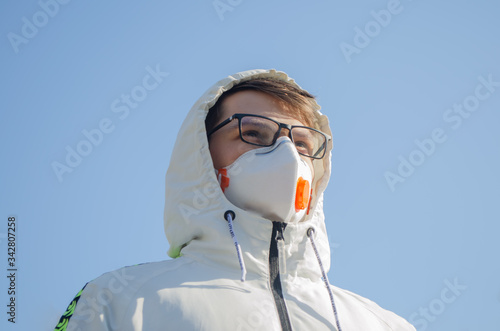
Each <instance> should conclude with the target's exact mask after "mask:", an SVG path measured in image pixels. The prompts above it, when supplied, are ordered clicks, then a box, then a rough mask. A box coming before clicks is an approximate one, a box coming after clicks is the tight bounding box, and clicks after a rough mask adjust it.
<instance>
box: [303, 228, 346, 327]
mask: <svg viewBox="0 0 500 331" xmlns="http://www.w3.org/2000/svg"><path fill="white" fill-rule="evenodd" d="M313 234H314V229H313V228H309V229H308V230H307V236H308V237H309V240H310V241H311V245H312V247H313V249H314V254H316V259H317V260H318V263H319V268H320V269H321V276H322V279H323V282H324V283H325V286H326V289H327V290H328V295H329V296H330V303H331V304H332V308H333V315H335V322H336V323H337V329H338V331H342V329H341V328H340V322H339V316H338V314H337V307H336V306H335V301H334V300H333V293H332V289H331V288H330V282H329V281H328V277H327V276H326V273H325V269H324V268H323V263H322V262H321V259H320V257H319V253H318V249H317V248H316V244H315V243H314V238H313Z"/></svg>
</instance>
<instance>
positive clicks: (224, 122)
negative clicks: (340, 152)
mask: <svg viewBox="0 0 500 331" xmlns="http://www.w3.org/2000/svg"><path fill="white" fill-rule="evenodd" d="M246 116H250V117H259V118H264V119H266V120H269V121H272V122H274V123H276V124H277V125H278V126H279V127H278V131H277V132H276V134H275V136H274V139H273V141H272V143H271V144H269V145H262V144H256V143H251V142H249V141H246V140H245V139H244V138H243V135H242V134H241V119H242V118H243V117H246ZM234 119H238V130H239V134H240V139H241V141H243V142H244V143H247V144H250V145H254V146H259V147H269V146H272V145H274V144H275V143H276V140H278V137H279V136H280V133H281V129H282V128H285V129H288V138H290V140H291V141H292V142H293V137H292V129H293V128H305V129H309V130H312V131H315V132H317V133H319V134H321V135H322V136H323V137H325V143H324V144H323V147H321V148H320V149H319V150H318V152H316V154H318V153H319V152H322V154H321V156H313V155H307V154H303V153H301V152H299V151H298V150H297V152H298V153H299V154H300V155H303V156H306V157H310V158H312V159H322V158H323V157H324V156H325V153H326V149H327V148H326V147H327V145H328V142H329V141H330V140H332V138H331V137H330V136H329V135H327V134H326V133H324V132H321V131H319V130H316V129H314V128H311V127H308V126H302V125H291V124H286V123H280V122H278V121H275V120H273V119H272V118H269V117H266V116H261V115H255V114H241V113H238V114H233V115H231V116H229V117H228V118H227V119H225V120H224V121H222V122H221V123H219V124H218V125H217V126H216V127H215V128H213V129H212V130H210V132H208V133H207V137H210V136H211V135H212V134H213V133H214V132H216V131H217V130H219V129H221V128H222V127H224V126H226V125H227V124H229V123H231V122H232V121H233V120H234Z"/></svg>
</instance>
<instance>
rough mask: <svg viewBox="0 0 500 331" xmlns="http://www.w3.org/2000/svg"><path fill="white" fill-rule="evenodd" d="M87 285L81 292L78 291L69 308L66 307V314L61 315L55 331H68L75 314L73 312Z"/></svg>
mask: <svg viewBox="0 0 500 331" xmlns="http://www.w3.org/2000/svg"><path fill="white" fill-rule="evenodd" d="M85 286H87V284H85ZM85 286H84V287H83V288H82V289H81V290H80V292H78V294H77V295H76V296H75V298H74V299H73V301H71V303H70V304H69V306H68V308H67V309H66V312H64V314H63V315H62V316H61V319H60V320H59V323H57V325H56V328H55V329H54V331H66V328H67V327H68V323H69V319H70V318H71V316H73V313H74V312H75V308H76V304H77V302H78V300H80V296H81V295H82V292H83V289H84V288H85Z"/></svg>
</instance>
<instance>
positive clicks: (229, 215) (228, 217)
mask: <svg viewBox="0 0 500 331" xmlns="http://www.w3.org/2000/svg"><path fill="white" fill-rule="evenodd" d="M224 218H225V219H226V221H227V224H228V226H229V233H231V238H233V242H234V246H235V247H236V254H237V255H238V261H239V262H240V268H241V281H242V282H244V281H245V278H246V274H247V269H246V268H245V261H243V255H242V254H241V247H240V244H239V243H238V239H236V235H235V234H234V230H233V220H234V219H235V218H236V215H235V213H234V211H232V210H227V211H226V212H225V213H224Z"/></svg>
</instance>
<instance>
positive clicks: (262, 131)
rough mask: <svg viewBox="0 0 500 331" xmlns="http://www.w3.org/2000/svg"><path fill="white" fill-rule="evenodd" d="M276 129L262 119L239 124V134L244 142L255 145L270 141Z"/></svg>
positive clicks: (269, 142)
mask: <svg viewBox="0 0 500 331" xmlns="http://www.w3.org/2000/svg"><path fill="white" fill-rule="evenodd" d="M275 132H276V130H275V129H274V128H272V127H271V126H270V125H266V123H263V122H262V121H247V122H245V123H244V124H243V125H242V126H241V136H242V138H243V140H245V141H246V142H249V143H252V144H257V145H269V144H271V143H272V141H273V138H274V134H275Z"/></svg>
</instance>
